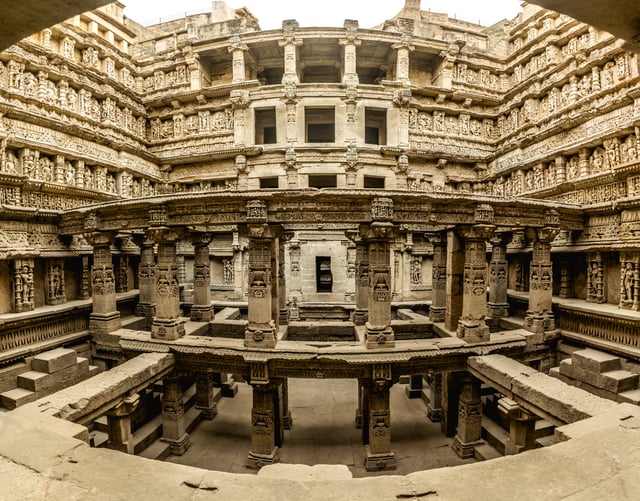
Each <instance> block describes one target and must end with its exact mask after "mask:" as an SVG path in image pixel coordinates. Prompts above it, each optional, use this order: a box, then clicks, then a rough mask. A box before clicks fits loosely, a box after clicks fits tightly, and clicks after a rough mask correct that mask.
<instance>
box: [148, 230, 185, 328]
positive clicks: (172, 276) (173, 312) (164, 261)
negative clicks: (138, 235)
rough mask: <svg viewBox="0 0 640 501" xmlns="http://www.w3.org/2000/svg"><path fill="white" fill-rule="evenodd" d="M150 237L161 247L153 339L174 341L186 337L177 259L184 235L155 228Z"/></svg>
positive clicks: (149, 231) (156, 284) (176, 231)
mask: <svg viewBox="0 0 640 501" xmlns="http://www.w3.org/2000/svg"><path fill="white" fill-rule="evenodd" d="M147 236H148V237H149V238H150V239H151V240H153V241H154V242H156V243H157V244H158V262H157V264H156V277H155V299H156V315H155V317H153V322H152V323H151V337H152V338H156V339H165V340H175V339H178V338H181V337H182V336H184V322H183V320H181V319H180V282H179V280H178V261H177V255H176V243H177V242H178V241H179V240H181V239H182V238H183V237H184V232H183V231H180V230H176V229H173V228H168V227H166V226H156V227H149V229H148V230H147Z"/></svg>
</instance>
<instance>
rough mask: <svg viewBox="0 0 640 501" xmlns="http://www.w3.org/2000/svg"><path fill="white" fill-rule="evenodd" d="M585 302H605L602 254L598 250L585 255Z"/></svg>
mask: <svg viewBox="0 0 640 501" xmlns="http://www.w3.org/2000/svg"><path fill="white" fill-rule="evenodd" d="M587 302H589V303H604V302H605V301H604V277H603V268H602V254H600V252H594V253H592V254H588V255H587Z"/></svg>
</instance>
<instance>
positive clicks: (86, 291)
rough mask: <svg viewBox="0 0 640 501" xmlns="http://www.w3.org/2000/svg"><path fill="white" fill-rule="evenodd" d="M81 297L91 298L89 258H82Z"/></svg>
mask: <svg viewBox="0 0 640 501" xmlns="http://www.w3.org/2000/svg"><path fill="white" fill-rule="evenodd" d="M80 297H81V298H82V299H89V298H90V297H91V270H90V269H89V256H87V255H85V256H82V281H81V283H80Z"/></svg>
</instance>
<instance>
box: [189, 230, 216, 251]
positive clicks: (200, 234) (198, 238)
mask: <svg viewBox="0 0 640 501" xmlns="http://www.w3.org/2000/svg"><path fill="white" fill-rule="evenodd" d="M187 238H188V239H189V242H191V245H193V246H194V247H206V246H207V245H209V244H210V243H211V241H212V240H213V233H210V232H208V231H198V230H189V231H188V235H187Z"/></svg>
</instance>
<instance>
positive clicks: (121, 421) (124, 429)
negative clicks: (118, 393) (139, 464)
mask: <svg viewBox="0 0 640 501" xmlns="http://www.w3.org/2000/svg"><path fill="white" fill-rule="evenodd" d="M139 402H140V396H139V395H138V394H137V393H136V394H135V395H131V396H128V397H125V398H124V400H122V402H120V403H119V404H118V405H116V406H115V407H114V408H113V409H111V410H110V411H109V412H107V425H108V427H109V440H108V441H107V447H108V448H109V449H113V450H116V451H120V452H125V453H127V454H135V450H134V445H135V444H134V442H133V435H132V433H131V414H132V413H133V411H134V410H135V409H136V408H137V407H138V403H139Z"/></svg>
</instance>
